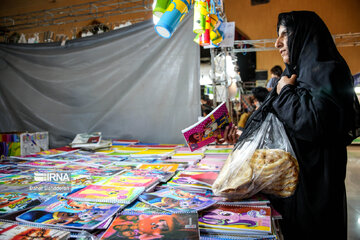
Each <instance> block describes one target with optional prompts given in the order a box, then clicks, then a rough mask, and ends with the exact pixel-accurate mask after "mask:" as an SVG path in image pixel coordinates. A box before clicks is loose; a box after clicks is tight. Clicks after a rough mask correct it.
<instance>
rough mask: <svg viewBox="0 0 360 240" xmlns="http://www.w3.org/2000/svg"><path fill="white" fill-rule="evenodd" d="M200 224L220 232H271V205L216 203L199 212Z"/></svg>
mask: <svg viewBox="0 0 360 240" xmlns="http://www.w3.org/2000/svg"><path fill="white" fill-rule="evenodd" d="M199 225H200V226H201V227H204V228H207V229H213V230H215V232H218V233H230V232H243V233H254V234H256V233H267V234H271V210H270V207H269V206H247V205H223V204H216V205H213V206H212V207H211V208H208V209H205V210H203V211H201V212H199Z"/></svg>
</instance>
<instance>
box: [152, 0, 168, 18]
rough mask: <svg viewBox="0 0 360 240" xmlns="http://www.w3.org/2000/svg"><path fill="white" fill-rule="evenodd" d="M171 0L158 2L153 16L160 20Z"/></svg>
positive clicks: (158, 0) (159, 0)
mask: <svg viewBox="0 0 360 240" xmlns="http://www.w3.org/2000/svg"><path fill="white" fill-rule="evenodd" d="M170 2H171V0H157V1H156V4H155V7H154V10H153V14H154V15H155V16H157V17H159V18H161V16H162V15H163V14H164V13H165V11H166V9H167V8H168V7H169V5H170Z"/></svg>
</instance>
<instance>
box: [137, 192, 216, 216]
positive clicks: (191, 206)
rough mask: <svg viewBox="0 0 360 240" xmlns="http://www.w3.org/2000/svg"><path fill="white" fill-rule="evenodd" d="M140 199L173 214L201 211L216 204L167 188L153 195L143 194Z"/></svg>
mask: <svg viewBox="0 0 360 240" xmlns="http://www.w3.org/2000/svg"><path fill="white" fill-rule="evenodd" d="M139 199H140V200H141V201H143V202H145V203H148V204H151V205H152V206H154V207H158V208H160V209H163V210H167V211H171V212H182V211H189V210H196V211H199V210H202V209H205V208H208V207H210V206H211V205H213V204H215V203H216V201H215V200H213V199H210V198H206V197H201V196H198V195H196V194H192V193H189V192H186V191H183V190H180V189H175V188H165V189H162V190H159V191H156V192H152V193H143V194H141V195H140V196H139Z"/></svg>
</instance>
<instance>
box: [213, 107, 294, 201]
mask: <svg viewBox="0 0 360 240" xmlns="http://www.w3.org/2000/svg"><path fill="white" fill-rule="evenodd" d="M298 175H299V165H298V162H297V160H296V158H295V154H294V151H293V149H292V147H291V144H290V141H289V139H288V137H287V134H286V132H285V128H284V126H283V124H282V123H281V122H280V121H279V119H277V117H276V116H275V115H274V114H272V113H269V114H268V115H267V117H266V119H265V120H264V122H263V123H262V124H261V126H260V127H259V128H258V129H256V130H255V131H253V132H252V134H250V135H249V136H247V138H245V139H243V140H242V141H240V142H238V143H237V144H236V145H235V147H234V149H233V151H232V152H231V153H230V155H229V157H228V158H227V160H226V161H225V164H224V166H223V168H222V169H221V171H220V174H219V176H218V178H217V179H216V181H215V182H214V184H213V186H212V190H213V192H214V194H215V195H218V196H225V197H228V198H236V199H243V198H248V197H251V196H253V195H254V194H256V193H258V192H263V193H270V194H274V195H276V196H279V197H289V196H291V195H292V194H293V193H294V192H295V189H296V186H297V183H298Z"/></svg>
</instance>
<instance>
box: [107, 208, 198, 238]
mask: <svg viewBox="0 0 360 240" xmlns="http://www.w3.org/2000/svg"><path fill="white" fill-rule="evenodd" d="M197 220H198V215H197V212H196V211H192V212H184V213H148V214H143V213H138V212H133V213H129V212H127V213H124V214H120V215H118V216H117V217H116V218H115V220H114V221H113V222H112V224H111V225H110V227H109V228H108V229H107V230H106V231H105V233H104V234H103V235H102V237H101V239H102V240H110V239H171V240H184V239H187V240H197V239H200V234H199V226H198V221H197Z"/></svg>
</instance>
